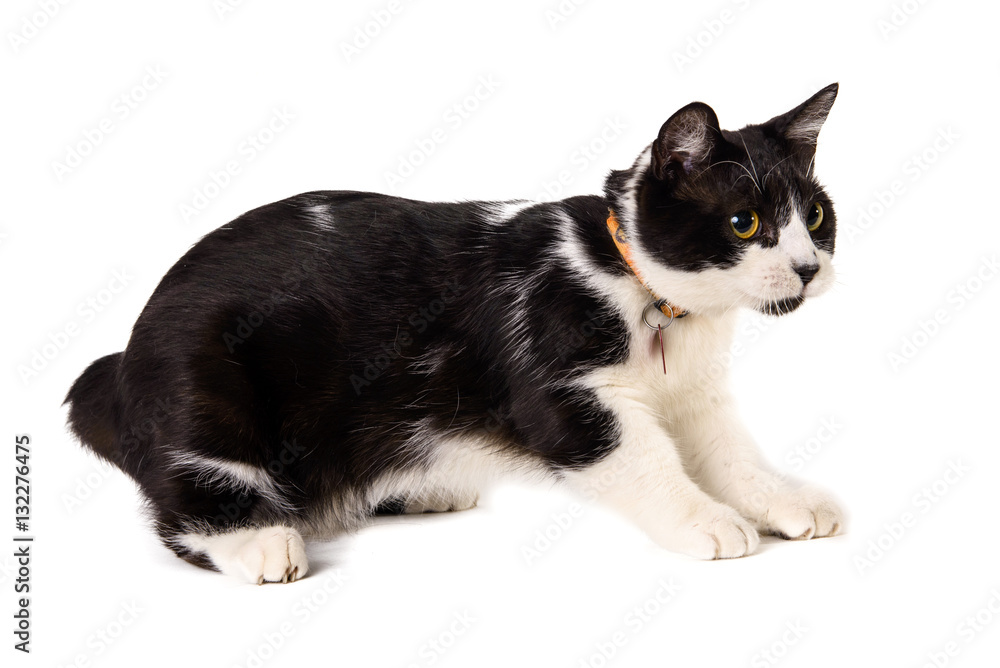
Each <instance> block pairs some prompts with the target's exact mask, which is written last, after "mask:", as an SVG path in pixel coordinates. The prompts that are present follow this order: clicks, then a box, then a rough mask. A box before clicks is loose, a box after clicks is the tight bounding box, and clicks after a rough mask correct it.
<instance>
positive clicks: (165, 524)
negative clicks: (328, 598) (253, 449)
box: [140, 453, 309, 584]
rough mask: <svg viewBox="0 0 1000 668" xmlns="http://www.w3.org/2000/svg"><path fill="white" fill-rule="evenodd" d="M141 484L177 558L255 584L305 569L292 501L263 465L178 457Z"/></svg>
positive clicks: (295, 576)
mask: <svg viewBox="0 0 1000 668" xmlns="http://www.w3.org/2000/svg"><path fill="white" fill-rule="evenodd" d="M140 484H141V485H142V487H143V491H144V492H145V494H146V496H147V498H148V500H149V502H150V505H151V506H152V508H153V510H154V512H155V518H156V529H157V533H158V534H159V536H160V539H161V540H162V541H163V543H164V544H165V545H166V546H167V547H168V548H170V549H171V550H173V551H174V553H175V554H177V555H178V556H179V557H181V558H182V559H184V560H186V561H188V562H190V563H192V564H195V565H197V566H201V567H203V568H208V569H212V570H218V571H221V572H222V573H225V574H227V575H232V576H234V577H237V578H240V579H242V580H244V581H246V582H251V583H255V584H263V583H265V582H291V581H294V580H297V579H300V578H302V577H304V576H305V575H306V573H307V572H308V570H309V563H308V559H307V557H306V552H305V544H304V542H303V540H302V536H301V534H300V533H299V531H298V530H297V529H296V528H295V526H294V525H293V521H292V520H293V518H294V511H293V508H292V504H291V502H290V501H289V499H288V498H287V496H286V493H285V490H284V489H282V488H281V486H280V485H279V484H278V483H277V481H276V480H275V479H274V478H273V476H272V475H271V474H270V473H269V472H268V471H267V469H266V468H261V467H256V466H253V465H250V464H247V463H243V462H235V461H227V460H224V459H221V458H212V457H205V456H201V455H193V454H183V455H181V454H176V453H175V454H174V455H173V456H171V457H170V458H169V461H168V462H166V463H165V465H164V466H162V467H150V469H149V471H148V473H147V474H146V475H145V476H143V479H142V480H141V481H140Z"/></svg>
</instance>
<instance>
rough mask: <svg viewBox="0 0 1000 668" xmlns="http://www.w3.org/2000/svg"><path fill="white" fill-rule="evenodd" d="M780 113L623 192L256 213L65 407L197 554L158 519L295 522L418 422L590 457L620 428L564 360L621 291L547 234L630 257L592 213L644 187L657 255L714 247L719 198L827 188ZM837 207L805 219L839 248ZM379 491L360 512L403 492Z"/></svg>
mask: <svg viewBox="0 0 1000 668" xmlns="http://www.w3.org/2000/svg"><path fill="white" fill-rule="evenodd" d="M712 117H713V118H714V113H713V114H712ZM792 120H794V119H787V118H784V117H779V119H776V120H774V121H772V122H770V123H769V124H766V125H764V126H752V127H750V128H745V129H744V130H743V131H741V133H739V134H738V135H737V134H733V133H723V132H721V131H718V129H717V124H716V125H715V126H714V131H715V132H716V136H713V139H712V140H713V146H712V148H711V151H710V152H709V157H708V158H707V159H708V161H709V162H708V163H703V162H700V161H696V162H691V161H687V162H685V156H679V155H677V153H676V151H671V150H670V147H664V146H660V145H659V144H657V145H656V146H654V150H655V152H656V153H657V155H660V156H661V158H660V159H661V160H662V162H661V163H659V164H658V166H657V167H656V168H655V169H652V170H649V171H648V172H646V173H645V174H642V175H638V176H639V177H640V178H639V179H638V183H639V186H638V187H639V192H638V193H629V192H626V191H627V184H628V183H629V181H630V179H632V178H633V177H634V176H636V174H635V173H634V169H635V168H633V170H626V171H622V172H612V173H611V175H610V176H609V178H608V181H607V187H606V195H605V196H604V197H599V196H589V197H574V198H571V199H567V200H564V201H561V202H554V203H548V204H537V205H534V206H530V207H529V208H526V209H523V210H522V211H520V213H518V214H517V215H516V216H515V217H513V218H512V219H511V220H509V221H507V222H504V223H503V224H497V221H496V219H497V215H496V212H497V205H494V204H490V203H477V202H472V203H459V204H450V203H426V202H418V201H412V200H405V199H400V198H395V197H388V196H384V195H377V194H369V193H358V192H334V191H330V192H310V193H305V194H301V195H297V196H295V197H291V198H289V199H286V200H283V201H280V202H275V203H273V204H269V205H266V206H263V207H261V208H259V209H255V210H253V211H250V212H248V213H246V214H244V215H242V216H240V217H239V218H238V219H236V220H234V221H233V222H231V223H229V224H227V225H225V226H223V227H221V228H219V229H218V230H215V231H214V232H212V233H211V234H208V235H207V236H206V237H204V238H203V239H202V240H201V241H200V242H198V243H197V244H196V245H195V246H194V247H193V248H192V249H191V250H190V251H189V252H188V253H187V254H185V255H184V256H183V257H182V258H181V259H180V260H179V261H178V262H177V264H176V265H174V267H173V268H171V269H170V271H169V272H168V273H167V275H166V276H165V277H164V278H163V280H162V282H161V283H160V285H159V286H158V287H157V289H156V291H155V292H154V293H153V295H152V297H151V298H150V300H149V303H148V304H147V305H146V307H145V309H144V310H143V312H142V314H141V315H140V317H139V319H138V321H137V322H136V324H135V327H134V329H133V332H132V336H131V338H130V340H129V342H128V345H127V347H126V349H125V351H124V352H122V353H116V354H113V355H108V356H106V357H103V358H101V359H99V360H97V361H96V362H94V363H93V364H92V365H91V366H90V367H89V368H88V369H87V370H86V371H85V372H84V373H83V375H81V376H80V378H79V379H78V380H77V381H76V383H75V384H74V385H73V387H72V388H71V390H70V392H69V395H68V396H67V402H69V403H70V404H71V408H70V414H69V421H70V425H71V427H72V429H73V431H74V432H75V433H76V435H77V436H78V437H79V438H80V440H81V441H82V442H83V443H85V444H86V445H87V446H89V447H90V448H91V449H93V450H94V451H95V452H97V453H98V454H99V455H100V456H101V457H103V458H105V459H107V460H109V461H111V462H114V463H115V464H116V465H118V466H119V467H120V468H121V469H122V470H123V471H125V472H126V473H127V474H129V475H130V476H131V477H132V478H134V479H135V480H136V481H137V482H138V484H139V486H140V487H141V489H142V492H143V494H144V495H145V496H146V497H147V498H148V500H149V503H150V507H151V509H152V511H153V513H154V515H155V519H156V524H157V530H158V533H159V534H160V536H161V538H163V540H164V542H165V543H166V544H167V545H168V546H169V547H171V548H172V549H174V550H175V551H176V552H177V553H178V554H179V555H180V556H182V557H184V558H186V559H188V560H189V561H191V562H192V563H195V564H197V565H201V566H206V567H211V562H209V561H208V560H207V559H206V558H205V557H204V556H202V555H198V554H192V553H190V552H188V551H187V549H186V548H184V547H183V546H180V545H178V544H177V543H175V542H173V538H174V537H175V536H176V535H177V534H179V533H182V532H185V531H190V530H193V529H196V530H199V531H204V532H212V531H222V530H226V529H230V528H233V527H240V526H246V525H267V524H273V523H292V524H295V523H297V522H296V520H298V521H305V522H306V523H308V522H309V521H310V518H314V517H318V516H321V515H323V514H324V513H326V512H329V507H330V506H331V503H332V502H333V501H335V500H336V499H344V498H347V497H348V496H350V495H352V494H354V495H358V496H359V497H360V496H363V494H364V492H365V490H367V489H369V488H370V487H371V486H372V484H373V482H374V481H375V480H377V479H378V478H379V477H380V476H383V475H385V474H386V473H389V472H398V471H403V470H407V469H413V468H416V469H419V468H421V467H424V466H426V465H427V458H428V456H429V454H430V451H431V444H429V443H426V442H424V441H422V440H421V439H420V434H421V433H422V430H423V431H427V430H429V431H431V432H433V433H434V434H436V435H448V434H454V435H458V434H474V435H476V436H479V437H481V438H484V439H487V440H490V439H491V440H492V442H494V443H495V444H496V445H495V447H496V448H497V449H498V451H504V452H508V453H510V454H511V455H520V456H528V457H531V458H534V459H535V460H537V461H538V462H541V463H542V464H543V465H545V466H547V467H548V468H549V469H550V470H551V471H552V472H554V473H555V474H557V475H558V474H559V472H561V471H564V470H566V469H573V468H580V467H586V466H588V465H590V464H593V463H594V462H596V461H598V460H600V459H601V458H602V457H603V456H604V455H605V454H606V453H607V452H609V451H610V450H611V449H613V448H614V447H615V446H616V434H617V430H616V425H615V422H614V419H613V418H612V416H611V415H610V414H609V413H608V412H607V411H606V409H604V408H602V407H601V405H600V404H599V403H598V402H597V401H596V399H595V397H594V396H592V394H591V393H590V392H589V391H588V390H585V389H581V388H580V387H577V386H574V385H573V384H572V383H570V382H568V381H571V380H572V379H573V378H575V377H579V376H580V375H581V374H583V373H585V372H586V371H588V370H591V369H594V368H597V367H600V366H604V365H610V364H615V363H617V362H621V361H623V360H624V359H625V356H626V355H627V352H628V344H629V341H628V334H627V327H626V323H623V322H622V321H621V319H620V316H619V315H618V314H617V312H616V310H615V308H614V304H609V303H607V302H606V301H604V300H603V298H601V297H600V296H598V294H596V293H595V292H594V291H593V290H592V289H590V288H588V286H587V283H586V281H584V280H582V278H581V276H580V275H579V273H578V271H577V270H576V269H574V268H573V267H571V266H570V265H569V264H568V263H566V262H564V261H562V260H560V259H559V257H558V255H557V254H556V253H554V252H553V249H554V248H555V247H556V245H557V244H558V243H559V242H560V240H561V234H562V232H561V231H560V229H561V228H560V225H561V224H562V223H560V221H564V220H566V219H568V220H569V221H570V223H569V224H570V225H571V226H572V229H573V233H574V236H575V237H576V238H577V239H578V240H579V242H580V245H581V247H582V250H583V252H584V253H585V255H586V258H587V260H588V261H589V262H590V263H591V264H592V265H593V266H594V267H596V268H598V269H599V270H600V271H603V272H605V273H609V274H618V275H624V274H626V273H628V272H629V270H628V268H627V267H626V266H625V264H624V263H623V261H622V259H621V257H620V256H619V254H618V251H617V250H616V248H615V246H614V244H613V243H612V240H611V237H610V235H609V234H608V231H607V228H606V219H607V216H608V211H609V209H615V210H616V211H620V210H621V207H622V202H623V198H625V197H630V196H632V195H635V197H636V201H637V202H638V209H639V218H638V226H639V227H638V229H637V230H635V232H637V233H638V234H640V235H641V237H642V238H643V240H644V242H645V243H646V244H647V245H648V247H649V248H650V249H651V250H652V251H653V252H654V253H655V254H656V255H657V257H658V258H659V259H660V260H661V261H663V262H664V263H666V264H668V265H671V266H674V267H676V268H679V269H685V270H689V271H698V270H701V269H704V268H706V267H711V266H728V265H730V264H732V263H733V262H736V261H737V260H738V258H739V255H740V250H741V248H742V247H744V245H745V244H746V243H748V242H744V241H741V240H739V239H736V238H735V237H734V236H733V235H732V234H731V233H730V231H729V230H728V228H727V216H728V215H731V214H732V212H733V211H737V210H741V209H744V208H747V207H751V206H752V207H757V208H759V209H760V210H761V212H762V214H765V215H766V214H768V213H771V210H770V209H769V208H768V207H774V206H784V205H787V204H788V202H785V201H783V200H782V199H781V197H784V195H783V193H786V192H789V191H794V192H798V193H800V194H801V196H802V198H803V199H804V200H814V199H818V200H820V201H822V202H823V203H824V205H825V206H826V205H827V204H828V199H827V198H826V197H825V195H824V194H823V192H822V190H821V189H820V188H819V187H818V185H817V184H816V183H815V182H814V181H812V180H811V178H810V179H803V178H802V177H801V176H800V175H801V174H802V173H804V172H806V171H807V169H806V166H805V165H803V164H802V161H806V162H808V160H810V159H811V154H810V152H809V151H808V150H806V149H802V148H801V147H799V146H792V147H790V146H789V145H787V142H784V140H782V139H781V137H780V133H778V130H777V129H776V128H777V127H778V125H779V124H781V123H784V124H786V125H787V123H789V122H791V121H792ZM669 123H670V121H668V124H669ZM669 129H670V128H669V127H668V128H667V130H669ZM669 134H670V133H669V132H661V135H660V139H659V140H658V141H659V142H662V141H664V139H663V138H664V137H665V136H669ZM737 140H739V141H737ZM744 142H745V143H746V149H744V146H743V143H744ZM750 156H752V157H753V160H754V162H755V163H756V168H757V169H758V170H765V169H767V170H770V169H771V168H774V169H773V173H772V174H771V176H770V178H769V179H768V180H767V182H766V189H765V192H764V193H755V192H754V190H753V186H752V183H751V182H750V180H749V179H741V178H740V177H741V176H742V174H743V169H741V167H740V166H738V165H732V164H729V165H718V166H712V165H711V163H712V162H716V161H719V160H732V161H735V162H738V163H740V164H741V165H744V166H747V167H749V164H750V163H749V162H748V160H747V158H748V157H750ZM782 159H787V164H785V165H784V166H782V164H780V163H779V161H780V160H782ZM689 163H690V164H689ZM827 211H828V215H829V216H830V217H831V218H832V216H833V209H832V206H827ZM832 222H833V221H832V220H831V224H830V225H828V226H827V227H826V228H824V229H823V230H821V232H820V233H819V236H818V242H821V243H824V244H827V245H828V246H829V247H830V249H831V250H832V244H833V240H832V239H833V237H832V228H833V225H832ZM823 235H828V236H823ZM769 238H770V237H769V236H768V235H767V234H765V235H762V237H761V239H759V240H755V241H753V242H750V243H768V239H769ZM512 307H513V308H514V309H515V310H512ZM515 315H516V316H517V318H519V320H517V321H515V320H512V318H513V317H514V316H515ZM186 454H195V455H201V456H205V457H212V458H216V459H219V460H224V461H230V462H239V463H243V464H247V465H251V466H255V467H259V468H263V469H266V470H268V471H269V472H270V474H271V475H272V477H273V478H274V480H275V481H276V482H277V484H278V486H279V488H280V491H281V493H282V495H283V496H284V497H285V498H286V499H287V501H288V504H287V505H282V504H276V503H274V502H273V500H272V499H268V498H265V497H264V496H261V495H260V494H257V493H255V492H253V491H252V490H248V489H240V488H228V487H225V486H219V485H213V484H211V482H207V481H205V480H203V479H200V478H199V477H198V476H196V475H193V474H192V475H179V474H178V473H177V471H176V469H175V463H176V461H175V459H176V457H178V456H184V455H186ZM381 502H383V503H382V505H381V506H379V504H378V503H373V504H372V505H371V507H369V508H366V509H364V510H365V512H369V513H370V512H374V511H376V510H380V511H382V512H397V511H398V510H399V509H400V508H399V500H398V499H382V500H381ZM344 521H345V524H349V522H348V521H347V520H346V519H345V520H344Z"/></svg>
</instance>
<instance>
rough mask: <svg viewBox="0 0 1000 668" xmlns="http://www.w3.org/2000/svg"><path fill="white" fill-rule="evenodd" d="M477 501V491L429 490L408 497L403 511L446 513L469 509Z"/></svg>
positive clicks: (408, 512)
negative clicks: (411, 497) (420, 494)
mask: <svg viewBox="0 0 1000 668" xmlns="http://www.w3.org/2000/svg"><path fill="white" fill-rule="evenodd" d="M477 503H479V494H478V493H477V492H467V491H465V492H453V491H449V492H444V491H441V492H429V493H426V494H424V495H422V496H419V497H416V498H413V499H409V500H408V501H407V502H406V507H405V508H404V509H403V512H404V513H406V514H407V515H419V514H420V513H447V512H450V511H457V510H469V509H470V508H475V507H476V504H477Z"/></svg>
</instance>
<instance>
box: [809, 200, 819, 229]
mask: <svg viewBox="0 0 1000 668" xmlns="http://www.w3.org/2000/svg"><path fill="white" fill-rule="evenodd" d="M822 224H823V205H822V204H820V203H819V202H813V205H812V208H810V209H809V217H808V218H806V227H807V228H808V229H809V231H810V232H815V231H816V230H818V229H819V226H820V225H822Z"/></svg>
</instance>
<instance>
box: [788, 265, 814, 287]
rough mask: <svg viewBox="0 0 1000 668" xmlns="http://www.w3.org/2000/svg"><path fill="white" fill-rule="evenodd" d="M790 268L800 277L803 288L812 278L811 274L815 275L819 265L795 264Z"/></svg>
mask: <svg viewBox="0 0 1000 668" xmlns="http://www.w3.org/2000/svg"><path fill="white" fill-rule="evenodd" d="M792 269H793V270H795V273H796V274H798V275H799V278H801V279H802V287H803V288H804V287H806V286H807V285H809V281H811V280H812V279H813V276H815V275H816V272H818V271H819V265H818V264H797V265H795V266H794V267H792Z"/></svg>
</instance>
